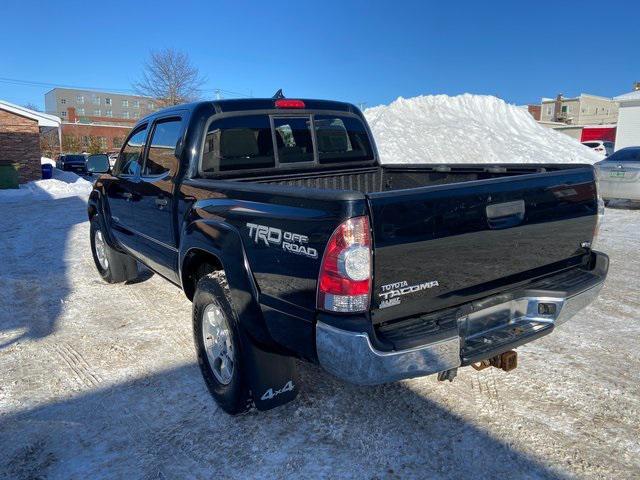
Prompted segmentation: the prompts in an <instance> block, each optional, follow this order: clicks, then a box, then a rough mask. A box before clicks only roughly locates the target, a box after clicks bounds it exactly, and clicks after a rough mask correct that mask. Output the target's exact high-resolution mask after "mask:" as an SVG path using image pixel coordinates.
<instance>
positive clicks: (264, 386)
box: [243, 334, 298, 410]
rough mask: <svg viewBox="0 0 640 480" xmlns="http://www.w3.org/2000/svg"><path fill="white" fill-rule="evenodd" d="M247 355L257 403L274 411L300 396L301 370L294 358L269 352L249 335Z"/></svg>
mask: <svg viewBox="0 0 640 480" xmlns="http://www.w3.org/2000/svg"><path fill="white" fill-rule="evenodd" d="M244 337H245V341H244V342H243V343H244V345H243V347H244V348H243V356H244V360H245V362H246V365H247V367H248V368H247V371H248V372H249V384H250V386H251V392H252V394H253V403H254V405H255V406H256V408H257V409H258V410H270V409H272V408H275V407H279V406H280V405H284V404H285V403H288V402H291V401H292V400H294V399H295V398H296V397H297V396H298V371H297V368H296V364H295V361H294V359H293V358H291V357H285V356H283V355H278V354H275V353H271V352H267V351H265V350H263V349H262V348H260V347H258V346H257V345H255V344H254V343H253V342H252V341H251V340H250V339H249V337H248V336H247V335H246V334H245V335H244Z"/></svg>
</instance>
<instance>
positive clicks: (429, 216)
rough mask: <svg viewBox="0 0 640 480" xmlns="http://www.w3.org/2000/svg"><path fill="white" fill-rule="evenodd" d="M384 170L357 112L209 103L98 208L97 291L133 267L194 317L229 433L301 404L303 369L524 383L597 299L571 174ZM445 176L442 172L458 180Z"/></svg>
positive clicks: (579, 188)
mask: <svg viewBox="0 0 640 480" xmlns="http://www.w3.org/2000/svg"><path fill="white" fill-rule="evenodd" d="M402 160H403V159H402V158H398V159H397V161H398V163H397V164H387V163H385V164H381V163H380V161H379V158H378V154H377V151H376V147H375V143H374V139H373V137H372V135H371V131H370V129H369V127H368V125H367V122H366V120H365V118H364V116H363V114H362V113H361V112H360V111H359V110H358V109H357V108H356V107H355V106H353V105H351V104H348V103H341V102H334V101H323V100H306V99H304V100H299V99H289V98H283V96H282V95H278V96H277V97H274V98H272V99H243V100H220V101H205V102H199V103H193V104H189V105H179V106H175V107H171V108H167V109H164V110H161V111H158V112H155V113H153V114H152V115H149V116H147V117H145V118H143V119H142V120H140V121H139V122H138V123H137V124H136V125H135V127H134V128H133V129H132V131H131V133H130V135H129V136H128V138H127V139H126V141H125V142H124V145H123V147H122V150H121V152H120V154H119V157H118V159H117V162H116V164H115V166H114V167H113V169H111V168H109V163H108V159H107V157H106V156H105V155H98V156H93V157H91V158H89V160H88V169H89V171H91V172H94V173H101V175H100V176H99V177H98V178H97V180H96V181H95V185H94V188H93V191H92V193H91V195H90V198H89V203H88V215H89V219H90V232H91V250H92V253H93V258H94V260H95V265H96V267H97V269H98V271H99V273H100V275H101V276H102V278H103V279H104V280H105V281H106V282H108V283H116V282H126V281H131V280H134V279H135V278H136V277H137V275H138V272H139V269H138V263H140V264H143V265H146V266H147V267H148V268H149V269H151V270H152V271H153V272H156V273H157V274H159V275H161V276H162V277H164V278H166V279H167V280H169V281H170V282H173V283H174V284H175V285H177V286H179V287H180V288H181V289H182V290H183V291H184V293H185V295H186V296H187V297H188V298H189V299H190V300H191V301H192V302H193V333H194V339H195V346H196V350H197V358H198V362H199V365H200V368H201V371H202V375H203V377H204V380H205V382H206V384H207V386H208V388H209V390H210V392H211V394H212V396H213V397H214V398H215V400H216V401H217V403H218V404H219V405H220V406H221V408H223V409H224V410H225V411H226V412H229V413H231V414H237V413H241V412H244V411H246V410H247V409H249V408H251V407H252V406H255V407H256V408H257V409H260V410H265V409H268V408H272V407H274V406H277V405H280V404H283V403H285V402H288V401H290V400H292V399H293V398H294V397H295V396H296V394H297V391H298V378H297V376H296V368H297V362H298V361H299V360H305V361H309V362H313V363H316V364H318V365H320V366H321V367H322V368H323V369H324V370H326V371H327V372H329V373H330V374H332V375H334V376H336V377H338V378H339V379H342V380H344V381H347V382H351V383H355V384H362V385H375V384H381V383H385V382H394V381H397V380H400V379H406V378H411V377H417V376H424V375H430V374H438V378H439V379H440V380H452V379H453V377H454V376H455V374H456V372H457V369H458V368H460V367H463V366H469V365H472V366H474V367H476V368H477V369H481V368H484V367H498V368H501V369H503V370H507V371H508V370H511V369H513V368H514V367H515V366H516V365H517V360H516V359H517V357H516V354H515V351H514V349H515V348H516V347H518V346H520V345H523V344H525V343H527V342H531V341H533V340H536V339H538V338H540V337H542V336H544V335H547V334H549V333H551V332H552V331H553V330H554V329H555V328H556V327H557V326H559V325H560V324H562V323H564V322H565V321H567V320H568V319H569V318H571V317H572V316H574V315H575V314H576V313H577V312H579V311H580V310H581V309H583V308H584V307H585V306H587V305H588V304H589V303H590V302H591V301H592V300H593V299H594V298H595V297H596V296H597V295H598V292H599V291H600V288H601V287H602V285H603V282H604V280H605V277H606V274H607V270H608V257H607V256H606V255H605V254H603V253H600V252H597V251H594V250H593V248H592V246H593V242H594V238H595V236H596V235H597V230H598V224H599V217H600V215H601V212H602V210H601V203H600V201H599V197H598V191H597V184H596V179H595V176H594V169H593V167H592V166H590V165H579V164H508V163H505V164H500V165H496V164H473V165H471V164H456V163H451V164H428V163H424V164H402V163H401V162H402ZM453 160H455V159H452V162H453Z"/></svg>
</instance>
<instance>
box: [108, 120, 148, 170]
mask: <svg viewBox="0 0 640 480" xmlns="http://www.w3.org/2000/svg"><path fill="white" fill-rule="evenodd" d="M146 140H147V126H146V125H145V126H143V127H141V128H140V129H138V130H137V131H136V132H134V134H133V135H131V137H129V140H127V143H126V145H125V146H124V147H123V149H122V151H121V152H120V156H119V157H118V163H117V165H116V167H115V171H116V172H115V173H116V175H132V176H135V175H137V174H139V173H140V157H141V156H142V151H143V150H144V144H145V141H146Z"/></svg>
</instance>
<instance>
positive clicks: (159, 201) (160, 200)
mask: <svg viewBox="0 0 640 480" xmlns="http://www.w3.org/2000/svg"><path fill="white" fill-rule="evenodd" d="M168 203H169V202H168V201H167V199H166V198H162V197H158V198H156V206H157V207H158V208H159V209H161V210H162V209H163V208H164V207H166V206H167V204H168Z"/></svg>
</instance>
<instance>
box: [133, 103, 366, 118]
mask: <svg viewBox="0 0 640 480" xmlns="http://www.w3.org/2000/svg"><path fill="white" fill-rule="evenodd" d="M286 100H293V99H288V98H287V99H286ZM295 100H301V101H302V102H304V105H305V109H304V110H333V111H340V112H351V113H357V114H360V111H359V110H358V108H357V107H356V106H354V105H352V104H350V103H346V102H336V101H332V100H317V99H310V98H300V99H297V98H296V99H295ZM275 102H276V100H275V99H273V98H241V99H233V100H208V101H201V102H193V103H185V104H181V105H174V106H171V107H167V108H163V109H162V110H158V111H156V112H153V113H152V114H150V115H147V116H146V117H144V118H143V119H140V121H139V122H138V123H140V122H141V121H142V120H144V119H147V118H151V117H155V116H157V115H166V114H167V113H171V112H172V111H176V112H177V111H184V110H187V111H190V112H192V111H194V110H196V109H198V108H199V107H201V106H203V105H213V107H214V108H215V110H216V112H217V113H224V112H239V111H243V110H247V111H249V110H279V111H284V112H286V111H289V112H292V113H293V112H296V111H301V109H276V106H275ZM304 110H302V111H304Z"/></svg>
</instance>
